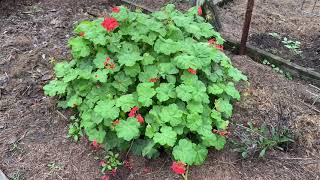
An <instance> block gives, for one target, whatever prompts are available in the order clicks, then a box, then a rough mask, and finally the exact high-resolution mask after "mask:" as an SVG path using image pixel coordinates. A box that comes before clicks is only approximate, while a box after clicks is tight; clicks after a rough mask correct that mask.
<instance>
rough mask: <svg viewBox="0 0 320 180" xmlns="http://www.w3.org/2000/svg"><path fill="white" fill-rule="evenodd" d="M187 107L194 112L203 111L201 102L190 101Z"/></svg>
mask: <svg viewBox="0 0 320 180" xmlns="http://www.w3.org/2000/svg"><path fill="white" fill-rule="evenodd" d="M187 109H188V110H189V111H190V112H192V113H202V112H203V105H202V103H200V102H195V101H189V102H188V105H187Z"/></svg>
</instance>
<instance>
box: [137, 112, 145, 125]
mask: <svg viewBox="0 0 320 180" xmlns="http://www.w3.org/2000/svg"><path fill="white" fill-rule="evenodd" d="M136 118H137V121H138V122H139V123H140V124H143V123H144V118H143V117H142V116H141V114H138V115H137V116H136Z"/></svg>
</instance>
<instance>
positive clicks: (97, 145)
mask: <svg viewBox="0 0 320 180" xmlns="http://www.w3.org/2000/svg"><path fill="white" fill-rule="evenodd" d="M91 145H92V147H93V148H94V149H100V148H101V145H100V144H99V143H98V142H97V140H93V141H92V144H91Z"/></svg>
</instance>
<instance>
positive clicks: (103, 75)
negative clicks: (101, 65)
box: [93, 69, 108, 83]
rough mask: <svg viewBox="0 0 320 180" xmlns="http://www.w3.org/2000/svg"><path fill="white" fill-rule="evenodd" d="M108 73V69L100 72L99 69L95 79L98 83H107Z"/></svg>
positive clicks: (94, 74)
mask: <svg viewBox="0 0 320 180" xmlns="http://www.w3.org/2000/svg"><path fill="white" fill-rule="evenodd" d="M107 74H108V71H107V70H106V69H103V70H100V69H98V70H97V72H95V73H93V78H94V79H95V80H97V81H100V82H102V83H105V82H107V79H108V75H107Z"/></svg>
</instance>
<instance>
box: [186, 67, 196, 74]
mask: <svg viewBox="0 0 320 180" xmlns="http://www.w3.org/2000/svg"><path fill="white" fill-rule="evenodd" d="M188 72H189V73H191V74H194V75H196V74H197V70H195V69H192V68H189V69H188Z"/></svg>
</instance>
